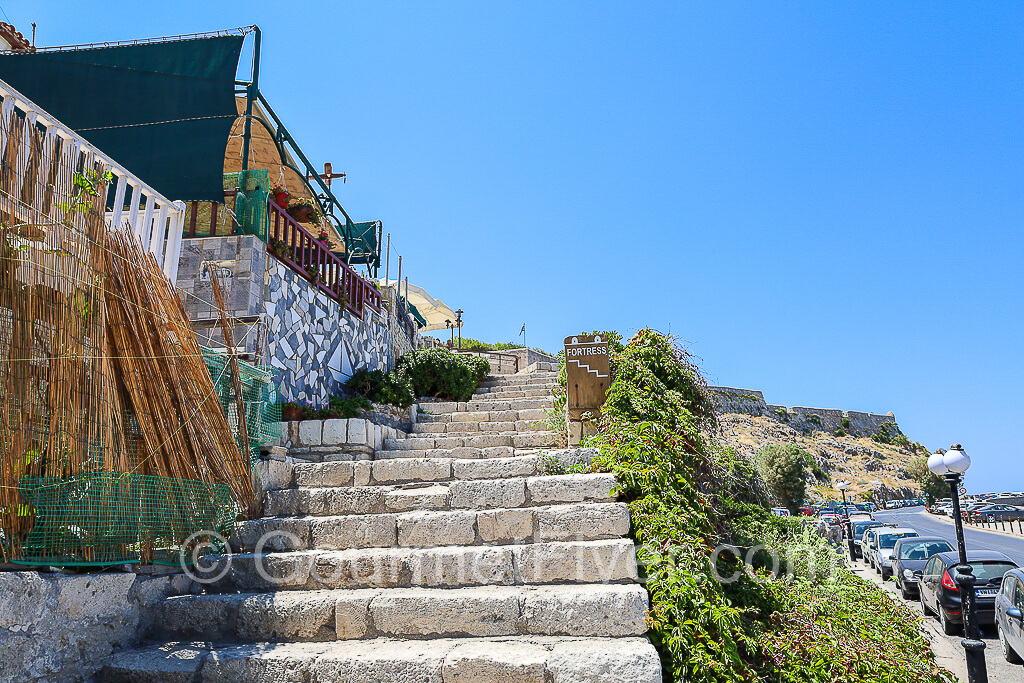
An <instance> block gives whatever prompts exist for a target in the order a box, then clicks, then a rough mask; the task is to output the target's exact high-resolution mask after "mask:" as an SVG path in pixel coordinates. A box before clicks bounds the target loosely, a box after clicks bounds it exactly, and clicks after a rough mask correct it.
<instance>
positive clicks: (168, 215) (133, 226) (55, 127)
mask: <svg viewBox="0 0 1024 683" xmlns="http://www.w3.org/2000/svg"><path fill="white" fill-rule="evenodd" d="M0 97H3V104H2V105H0V116H2V117H3V119H2V120H4V121H6V120H9V117H10V115H11V112H12V111H14V110H18V111H20V112H22V114H24V118H23V121H24V125H25V126H26V128H27V129H31V126H40V127H42V128H44V129H45V136H46V138H45V139H46V143H45V148H46V149H50V148H52V144H53V142H54V139H55V138H58V137H59V138H61V140H62V145H68V144H70V145H72V146H73V149H76V150H78V151H79V152H81V153H83V154H85V155H86V156H87V157H90V158H94V159H96V160H99V161H101V162H102V163H104V164H105V165H106V166H107V167H108V168H109V169H110V171H111V172H112V173H113V174H114V178H115V186H114V203H113V210H112V211H108V212H107V223H108V225H110V226H111V227H116V228H119V229H127V230H131V231H132V232H134V233H135V234H136V235H137V236H138V237H139V239H140V240H141V241H142V245H143V246H144V247H145V248H146V250H147V251H150V252H152V254H153V256H155V257H156V260H157V262H158V263H159V264H160V267H161V269H162V270H163V271H164V273H165V274H166V275H167V277H169V278H170V280H171V282H174V281H175V278H176V277H177V274H178V257H179V256H180V254H181V236H182V231H183V229H184V225H185V203H184V202H180V201H178V202H172V201H171V200H169V199H167V198H166V197H164V196H163V195H162V194H160V193H159V192H157V191H156V190H154V189H153V188H152V187H150V186H149V185H147V184H146V183H144V182H143V181H142V180H140V179H139V178H138V177H136V176H135V174H133V173H132V172H131V171H129V170H128V169H127V168H125V167H124V166H122V165H121V164H119V163H117V162H116V161H114V160H113V159H111V158H110V157H109V156H108V155H107V154H105V153H104V152H103V151H102V150H100V149H98V148H97V147H96V146H95V145H93V144H91V143H90V142H89V141H87V140H86V139H85V138H83V137H82V136H80V135H79V134H78V133H76V132H75V131H73V130H71V129H70V128H68V127H67V126H65V125H64V124H63V123H61V122H60V121H58V120H57V119H56V118H54V117H53V116H52V115H50V114H48V113H47V112H46V111H45V110H44V109H42V108H40V107H39V106H37V105H36V104H34V103H33V102H32V101H31V100H29V99H28V98H27V97H25V96H24V95H22V94H21V93H19V92H18V91H17V90H15V89H14V88H12V87H11V86H9V85H8V84H7V83H5V82H3V81H2V80H0ZM6 144H7V140H6V134H5V133H4V132H2V131H0V150H3V149H4V148H5V146H6ZM44 156H45V155H44ZM19 163H21V164H25V165H27V164H28V154H27V153H26V154H21V155H19ZM18 170H19V174H23V173H24V171H25V169H24V168H20V169H18ZM126 197H128V198H129V199H128V206H127V207H126V206H125V198H126Z"/></svg>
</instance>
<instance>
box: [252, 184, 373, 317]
mask: <svg viewBox="0 0 1024 683" xmlns="http://www.w3.org/2000/svg"><path fill="white" fill-rule="evenodd" d="M267 219H268V220H269V221H270V225H269V230H268V231H267V236H268V240H267V242H268V243H267V252H268V253H270V254H273V255H274V256H275V257H277V258H278V259H279V260H281V261H282V262H283V263H285V264H286V265H288V266H290V267H291V268H292V269H293V270H295V271H296V272H297V273H299V274H300V275H303V276H304V277H306V278H307V279H309V280H310V281H311V282H313V283H314V284H315V285H316V286H317V287H318V288H319V289H320V290H321V291H323V292H326V293H327V294H328V295H330V296H332V297H333V298H335V299H338V300H339V301H341V300H343V299H344V301H345V305H346V307H347V308H348V309H349V310H350V311H352V312H353V313H355V314H357V315H362V314H363V309H364V307H365V306H369V307H370V308H372V309H374V310H375V311H378V312H380V306H381V297H380V290H378V289H377V288H376V287H375V286H374V285H372V284H370V283H369V282H368V281H366V280H364V279H363V278H362V277H360V276H359V275H358V274H357V273H356V271H354V270H352V268H351V267H349V265H348V264H347V263H345V262H344V261H342V260H341V259H340V258H339V257H338V256H336V255H335V254H333V253H331V250H330V249H329V248H328V245H327V244H326V243H324V242H323V241H321V240H320V239H319V238H317V237H316V236H314V235H312V234H310V233H309V232H307V231H306V229H305V228H304V227H302V225H301V224H300V223H298V222H296V221H295V219H294V218H292V217H291V216H289V215H288V214H287V213H285V210H284V209H283V208H281V207H280V206H278V205H277V203H276V202H274V200H273V199H270V200H268V202H267Z"/></svg>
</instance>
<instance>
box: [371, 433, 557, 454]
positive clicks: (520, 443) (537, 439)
mask: <svg viewBox="0 0 1024 683" xmlns="http://www.w3.org/2000/svg"><path fill="white" fill-rule="evenodd" d="M557 443H558V439H557V438H556V437H555V434H554V433H553V432H549V431H544V430H541V431H531V432H526V433H506V434H501V433H495V432H489V433H477V434H472V433H470V434H464V435H454V434H447V433H446V434H443V435H434V434H417V435H416V436H413V437H409V438H407V439H385V440H384V450H386V451H429V450H433V449H441V450H450V449H453V448H463V447H465V448H493V447H495V446H512V447H514V448H553V447H554V446H555V445H557Z"/></svg>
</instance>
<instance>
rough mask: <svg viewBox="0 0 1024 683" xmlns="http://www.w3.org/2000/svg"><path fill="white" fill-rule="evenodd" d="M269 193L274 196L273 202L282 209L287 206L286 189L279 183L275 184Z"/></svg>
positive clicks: (287, 195)
mask: <svg viewBox="0 0 1024 683" xmlns="http://www.w3.org/2000/svg"><path fill="white" fill-rule="evenodd" d="M270 194H271V195H273V196H274V203H275V204H277V205H278V206H280V207H281V208H282V209H287V208H288V197H289V194H288V190H286V189H284V188H283V187H281V186H280V185H275V186H274V189H272V190H271V191H270Z"/></svg>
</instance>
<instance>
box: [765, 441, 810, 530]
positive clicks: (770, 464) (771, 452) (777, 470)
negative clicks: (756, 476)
mask: <svg viewBox="0 0 1024 683" xmlns="http://www.w3.org/2000/svg"><path fill="white" fill-rule="evenodd" d="M809 459H812V458H811V455H810V454H809V453H808V452H807V451H805V450H803V449H802V448H800V447H799V446H796V445H794V444H771V445H768V446H765V447H764V448H762V449H761V450H760V451H758V453H757V466H758V469H759V470H760V471H761V476H762V477H764V480H765V483H766V484H767V486H768V490H769V491H771V494H772V498H774V499H775V502H776V503H778V504H779V505H781V506H782V507H785V508H787V509H788V510H789V511H790V512H792V513H793V514H797V512H799V510H800V506H801V505H803V502H804V497H805V496H806V493H807V462H808V460H809Z"/></svg>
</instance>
